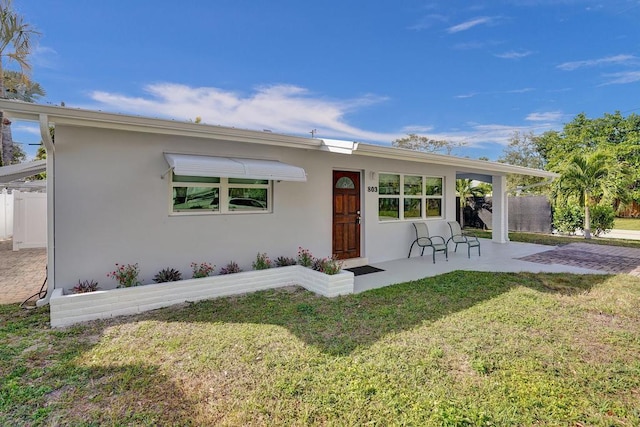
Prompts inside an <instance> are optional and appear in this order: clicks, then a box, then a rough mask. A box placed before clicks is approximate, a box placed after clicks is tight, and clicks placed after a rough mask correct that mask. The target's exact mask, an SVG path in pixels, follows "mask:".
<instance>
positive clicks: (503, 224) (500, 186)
mask: <svg viewBox="0 0 640 427" xmlns="http://www.w3.org/2000/svg"><path fill="white" fill-rule="evenodd" d="M492 184H493V197H492V201H493V212H492V219H491V230H492V234H491V237H492V241H493V242H494V243H507V242H509V203H508V199H507V177H506V176H498V175H493V177H492Z"/></svg>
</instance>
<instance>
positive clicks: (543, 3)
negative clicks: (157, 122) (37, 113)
mask: <svg viewBox="0 0 640 427" xmlns="http://www.w3.org/2000/svg"><path fill="white" fill-rule="evenodd" d="M14 7H15V9H16V10H17V11H19V12H20V13H21V14H22V15H23V16H24V17H25V19H26V21H27V22H30V23H31V24H33V25H34V26H35V27H36V28H37V29H38V30H39V31H40V32H41V33H42V36H41V37H40V39H39V41H38V45H37V47H36V49H35V51H34V54H33V56H32V64H33V71H32V78H33V79H34V80H35V81H37V82H39V83H40V84H41V85H42V87H43V88H44V89H45V90H46V92H47V96H46V97H45V98H44V99H42V100H41V101H40V102H41V103H49V104H56V105H59V104H60V103H61V102H64V103H65V105H66V106H67V107H79V108H88V109H95V110H103V111H110V112H119V113H128V114H136V115H144V116H151V117H163V118H174V119H177V120H189V119H195V117H197V116H200V117H202V120H203V122H205V123H209V124H219V125H224V126H233V127H238V128H244V129H255V130H263V129H269V130H271V131H273V132H280V133H286V134H293V135H308V136H310V131H311V130H312V129H316V130H317V133H316V136H317V137H320V138H322V137H325V138H333V139H348V140H356V141H362V142H369V143H375V144H387V145H388V144H390V143H391V141H392V140H394V139H396V138H398V137H402V136H405V135H406V134H407V133H418V134H421V135H427V136H429V137H431V138H437V139H448V140H452V141H457V142H464V143H465V144H467V145H466V147H465V148H462V149H459V150H457V151H456V152H455V153H454V154H457V155H461V156H468V157H473V158H477V157H480V156H486V157H489V158H490V159H492V160H494V159H497V158H498V157H499V156H500V155H501V153H502V150H503V148H504V146H505V144H507V142H508V139H509V137H510V136H511V135H512V134H513V132H514V131H520V132H528V131H534V132H536V133H542V132H544V131H546V130H550V129H561V127H562V124H563V123H566V122H568V121H570V120H571V119H572V118H573V117H574V116H575V115H576V114H578V113H580V112H585V113H586V114H587V115H588V116H589V117H600V116H602V115H603V114H604V113H606V112H609V113H613V112H614V111H616V110H619V111H621V112H623V113H624V114H625V115H628V114H630V113H632V112H634V113H636V114H638V113H640V24H639V23H640V0H598V1H596V0H593V1H592V0H494V1H473V2H469V1H458V0H447V1H445V0H443V1H429V0H426V1H417V0H402V1H398V0H394V1H391V0H388V1H387V0H384V1H383V0H368V1H356V0H353V1H349V0H323V1H315V2H310V1H300V0H271V1H266V0H262V1H259V0H254V1H247V0H201V1H197V0H194V1H188V2H186V1H185V2H175V1H166V0H153V1H151V0H109V1H104V2H94V1H86V0H64V1H62V0H14ZM14 139H15V140H17V141H20V142H25V143H29V142H38V141H39V140H40V139H39V135H38V134H37V129H36V128H35V127H25V126H24V125H23V124H21V123H16V124H15V126H14ZM25 149H27V151H28V152H29V154H32V153H33V152H34V151H35V147H34V146H27V145H25Z"/></svg>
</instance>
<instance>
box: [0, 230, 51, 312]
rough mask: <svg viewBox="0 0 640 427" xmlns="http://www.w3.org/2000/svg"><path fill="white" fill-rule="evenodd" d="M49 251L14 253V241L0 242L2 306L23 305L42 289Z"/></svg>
mask: <svg viewBox="0 0 640 427" xmlns="http://www.w3.org/2000/svg"><path fill="white" fill-rule="evenodd" d="M46 266H47V250H46V249H44V248H43V249H21V250H19V251H15V252H14V251H13V241H12V240H10V239H9V240H0V304H11V303H21V302H23V301H24V300H26V299H27V298H29V297H30V296H31V295H34V294H35V293H37V292H38V291H39V290H40V288H41V287H42V283H43V282H44V279H45V277H46Z"/></svg>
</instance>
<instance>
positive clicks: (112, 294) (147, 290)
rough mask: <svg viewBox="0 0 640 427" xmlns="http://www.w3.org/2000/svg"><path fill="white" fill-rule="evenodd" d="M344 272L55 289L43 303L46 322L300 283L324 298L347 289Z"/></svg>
mask: <svg viewBox="0 0 640 427" xmlns="http://www.w3.org/2000/svg"><path fill="white" fill-rule="evenodd" d="M353 278H354V276H353V273H351V272H350V271H341V272H340V273H338V274H334V275H327V274H324V273H320V272H317V271H314V270H311V269H310V268H306V267H302V266H299V265H292V266H289V267H279V268H270V269H266V270H256V271H246V272H242V273H235V274H227V275H223V276H210V277H203V278H200V279H189V280H180V281H178V282H168V283H157V284H152V285H142V286H135V287H131V288H118V289H110V290H106V291H95V292H88V293H83V294H69V295H65V294H64V291H63V289H56V290H55V291H54V292H53V294H52V296H51V299H50V301H49V304H50V309H51V326H52V327H60V326H69V325H73V324H74V323H79V322H85V321H88V320H95V319H107V318H110V317H114V316H122V315H129V314H136V313H142V312H144V311H149V310H155V309H157V308H162V307H169V306H171V305H174V304H180V303H183V302H185V301H199V300H203V299H210V298H216V297H222V296H228V295H237V294H243V293H247V292H255V291H260V290H265V289H273V288H280V287H283V286H291V285H300V286H302V287H304V288H305V289H308V290H310V291H312V292H315V293H317V294H320V295H324V296H326V297H335V296H338V295H346V294H351V293H353V285H354V279H353Z"/></svg>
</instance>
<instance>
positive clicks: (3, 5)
mask: <svg viewBox="0 0 640 427" xmlns="http://www.w3.org/2000/svg"><path fill="white" fill-rule="evenodd" d="M38 34H39V33H38V32H37V31H35V30H34V29H33V28H32V27H31V25H30V24H27V23H25V22H24V18H23V17H22V15H19V14H18V13H17V12H16V11H14V10H13V4H12V1H11V0H0V98H6V94H5V85H4V62H5V60H6V61H9V62H15V63H16V64H18V66H19V67H20V72H21V74H23V75H26V73H27V72H28V71H29V70H30V66H29V62H28V56H29V55H30V54H31V49H32V43H31V38H32V37H33V36H36V35H38ZM0 127H1V128H2V129H0V130H1V131H0V142H2V144H0V146H1V147H2V149H1V150H0V166H2V165H3V164H10V163H11V162H12V155H11V153H10V151H13V150H12V149H13V142H11V146H9V144H7V143H5V141H4V138H3V134H4V133H5V132H4V127H5V121H4V115H3V114H2V112H0Z"/></svg>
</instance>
